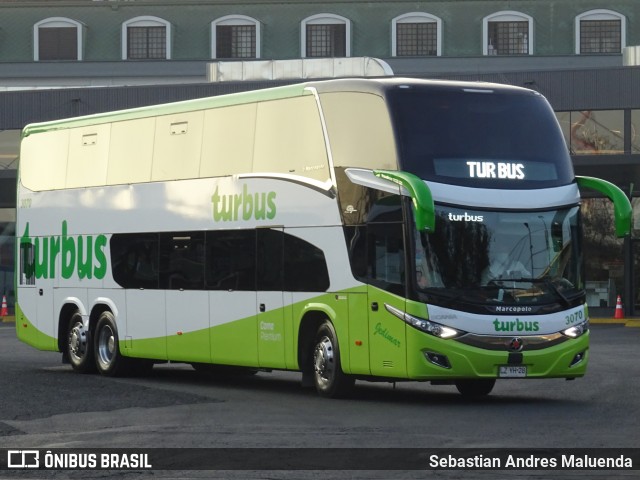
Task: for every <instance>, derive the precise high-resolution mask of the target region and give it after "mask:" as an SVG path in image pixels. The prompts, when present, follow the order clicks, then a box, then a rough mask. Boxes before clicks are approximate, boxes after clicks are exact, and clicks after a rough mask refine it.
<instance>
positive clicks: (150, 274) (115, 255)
mask: <svg viewBox="0 0 640 480" xmlns="http://www.w3.org/2000/svg"><path fill="white" fill-rule="evenodd" d="M158 261H159V259H158V235H157V234H154V233H130V234H115V235H113V236H112V237H111V265H113V267H112V268H113V279H114V280H115V281H116V282H117V283H118V285H120V286H121V287H124V288H147V289H156V288H158V278H159V277H158V275H159V268H158Z"/></svg>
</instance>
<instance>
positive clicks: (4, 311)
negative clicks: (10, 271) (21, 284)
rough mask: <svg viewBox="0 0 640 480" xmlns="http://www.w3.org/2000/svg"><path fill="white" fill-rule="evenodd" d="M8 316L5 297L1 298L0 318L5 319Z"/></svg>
mask: <svg viewBox="0 0 640 480" xmlns="http://www.w3.org/2000/svg"><path fill="white" fill-rule="evenodd" d="M7 315H9V309H8V308H7V296H6V295H3V296H2V307H1V308H0V317H6V316H7Z"/></svg>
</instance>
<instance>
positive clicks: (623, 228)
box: [576, 176, 633, 238]
mask: <svg viewBox="0 0 640 480" xmlns="http://www.w3.org/2000/svg"><path fill="white" fill-rule="evenodd" d="M576 180H577V181H578V186H579V187H583V188H591V189H593V190H597V191H598V192H600V193H603V194H604V195H605V196H606V197H607V198H609V199H610V200H611V201H612V202H613V211H614V215H615V224H616V236H617V237H619V238H621V237H625V236H627V235H630V234H631V224H632V220H633V216H632V208H631V202H630V201H629V198H628V197H627V195H626V194H625V193H624V192H623V191H622V190H621V189H620V188H619V187H617V186H616V185H614V184H613V183H611V182H608V181H606V180H602V179H600V178H594V177H582V176H576Z"/></svg>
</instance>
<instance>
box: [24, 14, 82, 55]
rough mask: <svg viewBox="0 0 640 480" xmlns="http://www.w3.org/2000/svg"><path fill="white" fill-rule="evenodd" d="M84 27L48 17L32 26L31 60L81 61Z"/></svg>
mask: <svg viewBox="0 0 640 480" xmlns="http://www.w3.org/2000/svg"><path fill="white" fill-rule="evenodd" d="M83 30H84V26H83V25H82V24H81V23H80V22H77V21H75V20H71V19H70V18H64V17H50V18H45V19H44V20H41V21H39V22H38V23H36V24H35V25H34V26H33V60H34V61H36V62H38V61H49V60H82V51H83V48H82V47H83V45H82V36H83Z"/></svg>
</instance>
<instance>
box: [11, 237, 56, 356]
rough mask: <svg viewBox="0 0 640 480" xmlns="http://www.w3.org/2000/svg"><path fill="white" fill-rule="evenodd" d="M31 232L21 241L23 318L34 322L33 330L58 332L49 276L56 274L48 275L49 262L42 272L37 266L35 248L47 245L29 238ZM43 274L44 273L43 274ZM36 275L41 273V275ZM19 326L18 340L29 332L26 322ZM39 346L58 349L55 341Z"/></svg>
mask: <svg viewBox="0 0 640 480" xmlns="http://www.w3.org/2000/svg"><path fill="white" fill-rule="evenodd" d="M28 232H29V230H28V227H27V229H26V231H25V236H24V237H23V238H22V239H19V240H18V241H20V259H19V265H20V271H19V272H18V275H19V282H20V289H19V294H18V299H17V300H18V304H19V305H20V307H21V309H22V314H23V315H24V318H25V319H26V320H28V321H29V322H31V324H32V325H33V326H34V327H36V328H37V329H38V330H40V331H43V332H55V331H56V328H54V325H55V323H54V318H53V315H52V314H51V312H53V282H54V280H52V279H48V277H49V276H51V277H53V272H52V274H51V275H48V272H47V267H48V265H47V262H46V260H45V262H44V265H43V266H42V267H40V271H39V272H38V268H37V267H36V262H37V261H38V259H37V258H36V246H35V245H38V244H40V242H42V243H44V242H45V241H46V239H44V238H39V239H36V240H34V239H31V238H28V235H29V233H28ZM35 242H37V243H35ZM34 243H35V244H34ZM45 259H46V256H45ZM58 268H59V266H58ZM43 271H44V273H42V272H43ZM54 271H55V270H54ZM36 272H38V273H39V275H38V274H37V273H36ZM5 293H6V292H5ZM16 323H17V325H18V337H19V338H21V334H22V333H24V334H27V333H28V332H27V331H26V330H24V329H25V328H27V327H24V326H23V325H26V323H25V322H24V321H23V319H18V318H16ZM43 338H44V337H43ZM38 346H39V347H40V348H45V349H51V348H55V347H57V341H56V340H55V339H53V340H52V341H51V344H50V345H44V344H43V345H38Z"/></svg>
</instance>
